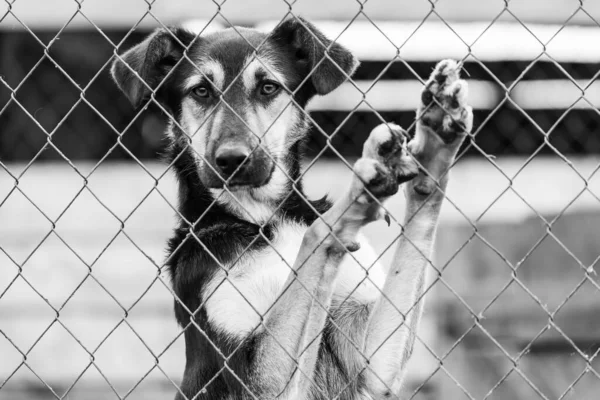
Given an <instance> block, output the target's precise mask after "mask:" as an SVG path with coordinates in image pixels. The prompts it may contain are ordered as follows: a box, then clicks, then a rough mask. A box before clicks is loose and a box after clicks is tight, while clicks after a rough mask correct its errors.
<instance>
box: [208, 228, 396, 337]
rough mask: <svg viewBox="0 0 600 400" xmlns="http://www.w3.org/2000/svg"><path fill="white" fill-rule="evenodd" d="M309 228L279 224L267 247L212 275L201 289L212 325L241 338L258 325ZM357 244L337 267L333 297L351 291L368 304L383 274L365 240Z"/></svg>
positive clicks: (283, 280) (375, 256)
mask: <svg viewBox="0 0 600 400" xmlns="http://www.w3.org/2000/svg"><path fill="white" fill-rule="evenodd" d="M307 229H308V228H307V227H306V226H305V225H300V224H296V223H283V224H282V225H281V226H280V227H279V228H278V229H277V232H276V234H275V237H274V239H273V240H272V242H271V246H267V247H266V248H264V249H262V250H260V251H252V252H249V253H248V254H245V255H243V256H242V257H240V258H239V260H238V261H237V262H236V263H235V264H234V265H225V266H224V268H223V269H220V270H219V271H218V272H217V273H216V274H215V275H214V277H213V278H212V279H211V281H210V282H209V283H208V284H207V285H206V286H205V289H204V290H203V291H202V300H203V302H204V307H205V310H206V313H207V315H208V319H209V321H210V323H211V324H212V325H213V326H214V327H216V328H218V329H221V330H224V331H225V332H226V333H228V334H230V335H234V336H238V337H242V336H245V335H247V334H248V333H250V332H251V331H252V330H253V329H254V328H256V327H257V326H258V324H259V323H260V320H261V316H264V315H265V314H266V313H267V312H268V310H269V309H270V307H271V306H272V305H273V304H274V302H275V301H276V300H277V298H278V296H279V295H280V293H281V290H282V288H283V285H284V284H285V282H286V281H287V279H288V276H289V274H290V272H291V271H292V267H293V265H294V261H295V259H296V255H297V254H298V250H299V249H300V246H301V244H302V238H303V237H304V233H305V232H306V230H307ZM359 243H360V244H361V249H360V250H359V251H357V252H355V253H353V254H352V256H349V255H347V256H346V257H345V258H344V261H343V262H342V265H341V266H340V272H339V276H338V279H337V282H336V287H335V296H336V297H342V298H343V297H345V296H348V295H349V294H350V293H351V294H352V297H353V298H354V299H357V300H360V301H362V302H368V301H372V300H374V299H375V297H376V296H377V294H378V293H379V289H378V288H382V287H383V280H384V278H385V277H384V274H383V270H382V268H381V267H380V266H379V265H378V264H376V260H377V255H376V254H375V252H374V251H373V250H372V249H371V248H370V246H369V244H368V243H367V241H366V240H365V239H364V238H361V237H359ZM225 270H227V272H225ZM367 270H368V275H367Z"/></svg>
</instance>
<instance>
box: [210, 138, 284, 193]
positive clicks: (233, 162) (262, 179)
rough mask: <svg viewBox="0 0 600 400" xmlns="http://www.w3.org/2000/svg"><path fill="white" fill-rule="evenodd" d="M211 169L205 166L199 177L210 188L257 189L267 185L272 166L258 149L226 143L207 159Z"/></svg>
mask: <svg viewBox="0 0 600 400" xmlns="http://www.w3.org/2000/svg"><path fill="white" fill-rule="evenodd" d="M207 161H208V162H209V163H210V166H208V165H204V168H202V171H201V176H202V178H203V179H202V180H203V182H204V184H205V185H206V186H208V187H210V188H222V187H223V186H225V185H226V186H227V187H241V186H248V187H259V186H262V185H264V184H265V183H267V182H268V181H269V178H270V177H271V173H272V172H273V167H274V163H273V161H272V160H271V158H270V157H268V155H267V154H266V152H265V150H263V149H262V148H261V147H256V148H251V147H250V146H249V145H247V144H245V143H239V142H237V143H236V142H228V143H223V144H221V145H219V146H218V147H216V148H215V149H214V152H213V154H212V155H211V156H209V158H208V160H207Z"/></svg>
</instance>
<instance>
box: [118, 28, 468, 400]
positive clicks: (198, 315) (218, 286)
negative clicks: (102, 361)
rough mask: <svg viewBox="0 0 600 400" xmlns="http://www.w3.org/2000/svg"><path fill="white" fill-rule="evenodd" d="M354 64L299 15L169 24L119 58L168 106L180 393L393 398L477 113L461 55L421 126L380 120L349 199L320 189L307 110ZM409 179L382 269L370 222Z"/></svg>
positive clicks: (434, 84)
mask: <svg viewBox="0 0 600 400" xmlns="http://www.w3.org/2000/svg"><path fill="white" fill-rule="evenodd" d="M357 66H358V62H357V60H356V59H355V57H354V56H353V55H352V54H351V52H350V51H348V50H347V49H346V48H344V47H343V46H341V45H340V44H338V43H335V42H333V41H331V40H330V39H329V38H327V37H326V36H325V35H324V34H323V33H322V32H320V31H319V30H318V29H317V28H316V27H315V26H313V25H312V24H310V23H309V22H307V21H306V20H304V19H301V18H292V19H288V20H285V21H283V22H282V23H280V24H279V25H278V26H277V27H276V28H274V29H273V30H272V31H271V32H269V33H262V32H258V31H256V30H252V29H247V28H240V27H236V28H228V29H225V30H222V31H219V32H215V33H210V34H205V35H199V36H197V35H195V34H192V33H190V32H187V31H185V30H183V29H180V28H174V29H166V28H165V29H158V30H156V31H155V32H154V33H152V34H151V35H150V36H149V37H148V38H147V39H145V40H144V41H143V42H141V43H139V44H138V45H136V46H134V47H133V48H131V49H129V50H128V51H126V52H124V53H123V54H121V55H117V56H116V58H115V61H114V64H113V66H112V70H111V71H112V75H113V78H114V80H115V82H116V83H117V85H118V86H119V88H120V89H121V90H122V91H123V92H124V94H125V95H126V96H127V97H128V98H129V100H131V102H132V103H133V104H134V106H136V107H143V106H144V105H145V104H147V102H148V101H151V102H155V103H157V104H158V105H159V106H160V108H161V109H162V110H163V111H164V112H165V113H167V114H168V115H169V118H170V123H169V125H168V128H167V132H166V135H167V137H168V141H169V147H168V151H167V153H168V161H169V163H171V164H172V165H173V168H174V170H175V172H176V176H177V178H178V186H179V204H178V216H179V223H178V227H177V228H176V229H175V230H174V234H173V236H172V238H171V239H170V241H169V243H168V252H169V256H168V258H167V261H166V264H165V265H166V266H167V269H168V272H169V274H170V278H171V281H172V290H173V293H174V297H175V316H176V319H177V321H178V323H179V324H180V325H181V327H182V328H183V330H184V333H183V335H184V337H185V345H186V364H185V372H184V376H183V380H182V383H181V386H180V387H179V388H178V393H177V394H176V399H178V400H179V399H184V398H185V399H211V400H212V399H214V400H225V399H261V400H262V399H274V398H278V399H310V400H317V399H347V400H358V399H390V398H398V396H399V393H400V391H401V387H402V378H403V376H404V372H405V367H406V363H407V361H408V359H409V358H410V356H411V352H412V348H413V343H414V340H415V332H416V329H417V326H418V324H419V319H420V315H421V309H422V305H423V301H422V299H421V298H422V296H423V295H424V286H425V270H426V266H427V265H428V263H429V262H430V261H429V260H430V258H431V256H432V249H433V242H434V236H435V231H436V227H437V223H438V217H439V213H440V208H441V206H442V203H443V199H444V190H445V188H446V186H447V182H448V175H447V170H448V169H449V168H450V166H451V165H452V163H453V162H454V159H455V157H456V155H457V152H458V150H459V147H460V145H461V143H462V141H463V139H464V138H465V136H466V135H467V134H468V132H470V130H471V127H472V119H473V117H472V110H471V107H469V106H468V105H467V101H466V100H467V85H466V82H464V81H463V80H461V79H460V76H459V73H460V69H461V66H460V64H459V63H457V62H455V61H452V60H445V61H441V62H440V63H439V64H438V65H437V66H436V67H435V70H434V71H433V73H432V75H431V77H430V78H429V80H428V81H427V82H426V83H425V87H424V89H423V92H422V98H421V106H420V107H419V109H418V110H417V117H418V118H417V119H418V122H417V125H416V133H415V135H414V137H412V138H409V137H408V135H407V134H406V132H405V131H403V130H402V129H401V128H400V127H398V126H396V125H394V124H382V125H380V126H378V127H376V128H375V129H374V130H373V131H372V132H371V134H370V136H369V138H368V140H367V141H366V143H365V144H364V148H363V152H362V157H361V158H360V159H359V160H358V161H357V162H356V163H355V164H354V167H353V171H354V177H353V178H352V179H351V182H350V184H349V186H348V189H347V190H346V192H345V193H344V194H343V195H342V196H341V198H340V199H339V200H337V201H336V202H335V203H333V204H332V203H331V202H330V201H328V200H327V199H325V198H324V199H318V200H309V199H307V197H306V196H305V195H304V191H303V185H302V171H301V165H300V164H301V162H300V160H301V149H302V145H303V142H304V141H305V140H306V138H307V136H308V131H309V127H310V124H309V119H308V116H307V114H306V112H305V108H306V105H307V104H308V102H309V100H310V99H311V98H313V97H314V96H318V95H325V94H327V93H330V92H331V91H333V90H334V89H335V88H337V87H338V86H340V85H341V84H342V83H343V82H344V81H346V80H347V79H348V78H349V77H350V76H351V75H352V74H353V73H354V71H355V69H356V68H357ZM399 95H401V94H399ZM401 184H403V186H404V193H405V196H406V198H407V206H406V217H405V221H404V224H403V234H402V235H401V237H400V238H399V240H398V243H397V245H396V246H397V248H396V251H395V255H394V261H393V263H392V264H391V265H390V266H389V267H387V268H384V267H383V266H381V265H379V263H377V262H376V260H377V257H376V255H375V254H374V252H373V250H372V249H370V248H369V247H368V245H367V243H366V242H365V240H364V238H362V237H361V234H360V232H359V231H360V229H361V228H362V227H363V226H364V225H366V224H367V223H369V222H372V221H375V220H378V219H381V218H386V219H387V218H389V217H388V216H387V214H386V213H385V212H384V209H383V208H382V203H383V202H384V201H385V200H386V199H388V198H389V197H390V196H392V195H394V194H395V193H396V192H397V191H398V188H399V185H401ZM388 222H389V221H388Z"/></svg>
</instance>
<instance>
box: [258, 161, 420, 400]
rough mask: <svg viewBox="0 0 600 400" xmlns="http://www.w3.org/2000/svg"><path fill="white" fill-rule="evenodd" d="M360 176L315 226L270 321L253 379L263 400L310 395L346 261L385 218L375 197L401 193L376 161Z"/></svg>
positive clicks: (364, 165) (360, 168)
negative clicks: (360, 235) (370, 226)
mask: <svg viewBox="0 0 600 400" xmlns="http://www.w3.org/2000/svg"><path fill="white" fill-rule="evenodd" d="M354 172H355V176H354V177H353V180H352V183H351V185H350V189H349V190H348V191H347V193H346V194H345V195H344V196H343V197H342V198H341V200H340V201H338V202H337V203H336V204H335V205H334V206H333V207H332V208H331V209H330V210H329V211H328V212H326V213H325V214H324V215H323V216H322V217H321V218H319V219H318V220H317V221H315V223H313V225H311V226H310V227H309V229H308V231H307V232H306V234H305V236H304V239H303V241H302V245H301V248H300V250H299V253H298V256H297V258H296V261H295V263H294V265H293V267H292V273H291V274H290V277H289V278H288V281H287V282H286V285H284V290H283V293H282V294H281V296H280V297H279V299H278V300H277V301H276V303H275V304H274V305H273V307H272V308H271V310H270V311H269V312H268V313H267V315H266V316H265V318H264V321H263V324H262V326H261V329H260V331H259V333H258V335H257V337H258V338H259V340H258V341H257V349H256V352H255V355H254V360H253V363H252V365H250V368H249V370H250V374H249V375H250V376H249V378H250V379H249V380H248V381H249V383H250V389H251V390H252V392H253V393H254V394H255V395H256V397H258V398H261V399H263V398H276V397H279V398H296V397H302V396H304V395H306V392H307V391H308V388H309V386H310V383H311V381H312V378H313V376H314V370H315V364H316V360H317V356H318V349H319V344H320V335H321V332H322V330H323V328H324V326H325V322H326V319H327V315H328V308H329V306H330V304H331V297H332V293H333V289H334V283H335V278H336V276H337V272H338V267H339V265H340V262H341V260H342V258H343V256H344V255H345V254H346V252H348V251H354V250H357V249H358V244H357V243H356V242H355V239H356V234H357V232H358V230H359V229H360V228H361V227H362V226H364V225H365V224H366V223H368V222H370V221H373V220H374V219H377V218H379V217H380V214H379V210H380V207H379V205H378V203H377V202H375V200H374V198H378V199H379V198H385V197H388V196H390V195H392V194H394V193H395V192H396V191H397V190H398V183H397V180H396V178H395V177H392V176H391V174H390V173H389V171H388V170H387V168H386V167H385V166H383V165H381V164H380V163H379V162H378V161H377V160H375V159H370V158H361V159H360V160H358V161H357V162H356V164H355V166H354ZM414 172H415V174H416V166H415V169H414ZM413 176H414V175H413ZM365 189H367V190H368V193H367V192H365ZM371 195H372V196H374V198H373V197H371Z"/></svg>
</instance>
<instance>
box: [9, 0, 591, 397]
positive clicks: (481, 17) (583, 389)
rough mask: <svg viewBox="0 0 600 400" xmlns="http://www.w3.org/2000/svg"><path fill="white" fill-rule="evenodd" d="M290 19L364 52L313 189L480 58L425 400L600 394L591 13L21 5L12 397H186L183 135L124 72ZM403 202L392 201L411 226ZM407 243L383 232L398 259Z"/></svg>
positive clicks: (351, 5) (558, 7) (432, 307)
mask: <svg viewBox="0 0 600 400" xmlns="http://www.w3.org/2000/svg"><path fill="white" fill-rule="evenodd" d="M290 10H291V11H292V13H293V14H294V15H301V16H304V17H306V18H308V19H310V20H312V21H313V22H314V23H315V25H317V27H319V28H320V29H321V30H323V31H324V32H325V33H326V34H327V35H328V36H329V37H332V38H338V39H337V40H338V41H339V42H341V43H343V44H344V45H346V46H347V47H348V48H350V49H351V50H352V51H353V52H354V53H355V54H356V55H357V57H358V58H359V59H360V60H361V66H360V67H359V69H358V71H357V73H356V74H355V76H354V82H353V83H350V82H348V83H345V84H344V85H343V86H342V87H340V88H339V89H338V90H336V91H335V92H334V93H332V94H330V95H328V96H326V97H324V98H320V99H317V100H315V101H314V102H313V103H311V105H310V109H311V115H312V117H313V119H314V121H315V127H314V128H313V133H312V136H311V140H310V143H309V145H308V146H307V149H306V161H307V165H308V163H310V162H312V161H313V160H314V159H315V158H317V160H316V162H315V163H314V165H312V166H311V167H310V168H309V169H308V171H307V177H306V180H307V183H306V186H307V188H308V192H309V193H310V195H311V196H318V195H323V194H325V193H327V192H330V193H332V194H335V193H338V192H339V190H338V189H339V188H341V187H342V186H344V185H345V182H347V179H349V174H350V173H351V171H350V170H349V169H348V167H347V166H346V164H344V163H343V162H341V160H340V158H339V156H338V154H339V155H341V156H342V157H344V158H345V159H346V160H348V162H352V160H354V159H355V158H356V157H357V155H359V154H360V151H361V148H362V143H363V142H364V140H365V138H366V137H367V135H368V133H369V132H370V130H371V129H372V128H373V127H374V126H375V125H377V124H379V123H380V122H381V120H382V119H383V120H386V121H394V122H396V123H399V124H401V125H402V126H404V127H405V128H409V127H411V126H412V125H413V124H414V119H415V114H414V110H415V108H416V107H417V104H418V100H419V92H420V90H421V87H422V84H421V82H422V80H424V79H426V78H427V76H428V75H429V73H430V72H431V70H432V68H433V66H434V65H435V63H436V61H438V60H440V59H443V58H448V57H452V58H456V59H460V60H464V62H465V68H464V77H465V78H466V79H468V80H469V88H470V93H469V96H470V103H471V105H472V106H473V108H474V112H475V124H474V130H473V131H474V134H475V136H474V140H472V141H469V142H468V143H466V144H465V146H464V149H463V155H462V156H461V158H460V160H459V161H458V163H457V165H456V167H455V168H454V169H453V171H452V179H451V184H450V187H449V190H448V201H447V202H446V204H445V206H444V210H443V214H442V218H441V225H440V229H439V231H438V241H437V245H436V254H435V259H434V263H433V266H432V267H431V273H430V286H431V287H430V290H429V292H428V293H429V294H428V298H427V305H426V311H425V318H424V322H423V324H422V326H421V329H420V331H419V333H418V340H417V342H418V348H417V351H416V352H415V355H414V356H413V359H412V361H411V363H412V364H411V367H410V371H409V375H410V376H409V378H408V380H407V388H406V397H407V398H415V399H421V400H423V399H431V400H434V399H444V400H455V399H457V400H458V399H461V400H462V399H494V400H500V399H537V398H540V399H573V400H586V399H590V400H591V399H597V398H598V393H600V379H599V378H600V374H599V373H600V362H599V361H598V357H597V355H598V352H599V348H600V346H599V343H600V291H599V283H600V280H599V278H598V276H597V274H596V270H597V269H598V267H599V263H600V262H599V259H600V246H599V245H598V244H599V243H600V228H599V227H600V172H598V170H599V169H600V129H599V128H600V127H599V123H600V113H599V109H598V107H600V80H599V79H598V77H599V75H600V51H599V48H598V46H599V45H598V44H599V43H600V24H599V21H600V3H599V2H597V1H592V0H587V1H574V0H522V1H519V2H515V1H512V2H505V1H500V0H488V1H485V2H484V1H479V0H438V1H425V0H402V1H400V0H377V1H375V0H367V1H354V0H328V1H317V0H298V1H296V2H294V3H293V4H291V3H290V4H288V3H286V2H284V1H283V0H281V1H275V0H251V1H248V0H225V1H223V2H212V1H207V0H201V1H199V0H195V1H192V0H170V1H166V0H156V1H142V0H128V1H117V0H86V1H67V0H63V1H51V0H16V1H12V2H8V1H7V2H3V3H2V4H1V5H0V399H3V400H4V399H7V400H8V399H10V400H13V399H19V400H20V399H35V400H37V399H53V398H65V399H67V398H68V399H114V398H128V399H155V398H156V399H158V398H161V399H163V398H172V397H173V396H174V394H175V392H176V388H175V385H176V384H177V383H178V382H179V381H180V379H181V376H182V371H183V366H184V343H183V337H181V336H180V333H181V332H180V330H179V329H178V327H177V325H176V323H175V320H174V317H173V313H172V295H171V293H170V291H169V289H168V288H169V280H168V277H167V276H166V275H165V274H163V273H162V272H161V267H162V264H163V262H164V258H165V251H164V249H165V242H166V239H167V238H168V236H169V234H170V231H171V229H172V227H173V226H174V224H175V209H174V206H175V200H176V196H175V182H174V179H173V174H172V171H171V170H170V169H169V168H168V166H167V165H165V164H163V163H161V161H160V154H161V152H162V150H163V148H164V146H165V139H164V137H163V135H162V130H163V129H164V119H163V118H162V116H161V115H160V113H157V110H155V109H153V107H149V108H148V109H146V110H134V109H133V108H132V107H131V105H130V104H129V103H128V101H127V100H126V99H125V97H124V96H123V95H121V93H120V92H119V91H118V90H117V88H116V86H115V85H114V84H113V83H112V81H111V78H110V76H109V73H108V67H109V65H110V62H111V60H112V57H113V55H114V54H115V51H118V52H122V51H123V50H125V49H127V48H128V47H130V46H131V45H133V44H135V43H137V42H139V41H140V40H141V39H142V38H143V37H144V36H145V35H147V34H148V33H149V32H150V31H151V30H152V29H154V28H156V27H158V26H161V25H162V24H165V25H174V24H183V25H185V26H186V27H188V28H189V29H191V30H194V31H196V32H201V31H210V30H214V29H219V28H222V27H226V26H229V25H230V24H236V25H244V26H252V27H256V28H258V29H263V30H268V29H270V28H271V27H273V26H274V25H275V24H276V23H277V22H278V21H280V20H281V19H283V18H284V17H285V16H286V15H288V12H289V11H290ZM361 91H362V92H364V91H366V95H364V97H363V93H362V92H361ZM330 135H332V136H331V141H332V144H333V145H334V146H335V149H336V152H333V151H331V150H330V149H327V148H325V146H326V140H327V138H328V137H329V136H330ZM336 153H338V154H336ZM402 203H403V198H402V196H397V198H395V199H393V200H391V201H390V203H389V208H390V210H391V212H392V215H393V216H394V217H395V218H397V219H399V220H401V218H402V210H403V205H402ZM398 232H399V228H398V226H395V224H392V227H390V228H388V227H387V226H385V225H382V224H374V225H373V226H370V227H369V228H368V237H369V238H370V239H371V241H372V244H373V246H374V247H375V248H376V249H377V250H379V251H380V252H382V253H384V260H385V261H386V262H389V260H390V256H391V254H390V253H391V252H388V251H386V250H387V249H388V248H389V246H391V245H392V244H393V241H394V239H395V238H396V236H397V235H398Z"/></svg>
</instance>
